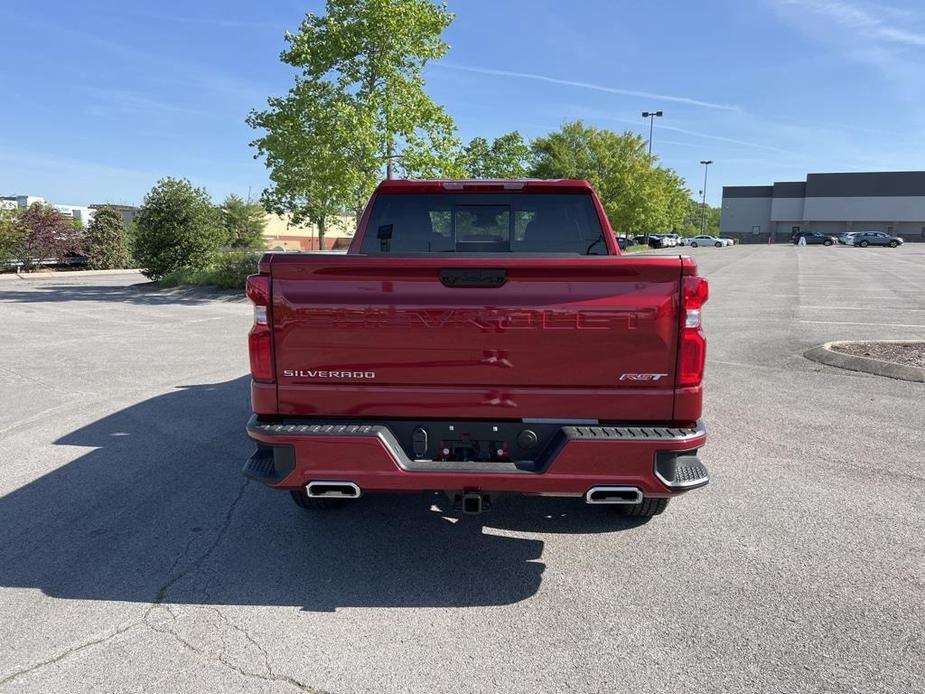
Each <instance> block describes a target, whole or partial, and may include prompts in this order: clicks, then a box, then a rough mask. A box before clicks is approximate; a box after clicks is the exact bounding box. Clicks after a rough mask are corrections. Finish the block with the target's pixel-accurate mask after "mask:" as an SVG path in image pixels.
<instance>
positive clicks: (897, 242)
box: [851, 231, 903, 248]
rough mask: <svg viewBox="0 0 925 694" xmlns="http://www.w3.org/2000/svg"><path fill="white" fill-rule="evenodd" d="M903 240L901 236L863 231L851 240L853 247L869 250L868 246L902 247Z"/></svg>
mask: <svg viewBox="0 0 925 694" xmlns="http://www.w3.org/2000/svg"><path fill="white" fill-rule="evenodd" d="M902 244H903V240H902V238H901V237H899V236H891V235H890V234H884V233H883V232H882V231H861V232H858V233H856V234H855V235H854V236H853V237H852V240H851V245H853V246H860V247H861V248H867V246H889V247H890V248H896V247H897V246H901V245H902Z"/></svg>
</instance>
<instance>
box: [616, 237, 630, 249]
mask: <svg viewBox="0 0 925 694" xmlns="http://www.w3.org/2000/svg"><path fill="white" fill-rule="evenodd" d="M617 245H618V246H619V247H620V250H621V251H625V250H626V247H627V246H629V245H630V242H629V240H628V239H627V238H626V237H625V236H618V237H617Z"/></svg>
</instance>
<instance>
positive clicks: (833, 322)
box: [797, 320, 925, 328]
mask: <svg viewBox="0 0 925 694" xmlns="http://www.w3.org/2000/svg"><path fill="white" fill-rule="evenodd" d="M797 322H798V323H816V324H819V325H870V326H873V327H884V328H925V325H916V324H913V323H854V322H851V321H837V320H800V321H797Z"/></svg>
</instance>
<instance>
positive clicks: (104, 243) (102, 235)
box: [84, 207, 129, 270]
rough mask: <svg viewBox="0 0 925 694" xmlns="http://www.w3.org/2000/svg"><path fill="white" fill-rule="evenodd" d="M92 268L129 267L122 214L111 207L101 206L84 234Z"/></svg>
mask: <svg viewBox="0 0 925 694" xmlns="http://www.w3.org/2000/svg"><path fill="white" fill-rule="evenodd" d="M84 241H85V246H86V253H87V256H88V257H89V259H90V260H89V265H90V268H91V269H92V270H112V269H115V268H124V267H129V252H128V243H127V242H126V238H125V224H123V222H122V215H121V214H119V213H118V212H116V211H115V210H114V209H113V208H111V207H99V208H97V210H96V213H95V214H94V215H93V221H92V222H90V226H88V227H87V231H86V233H85V234H84Z"/></svg>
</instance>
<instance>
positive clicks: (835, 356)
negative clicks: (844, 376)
mask: <svg viewBox="0 0 925 694" xmlns="http://www.w3.org/2000/svg"><path fill="white" fill-rule="evenodd" d="M870 341H871V340H865V342H870ZM872 341H873V342H892V343H895V344H918V343H919V342H921V340H872ZM853 343H854V341H850V340H844V341H839V342H826V343H825V344H824V345H822V346H820V347H813V348H812V349H808V350H806V351H805V352H803V356H804V357H806V358H807V359H809V360H810V361H815V362H818V363H820V364H825V365H826V366H835V367H837V368H839V369H848V370H849V371H861V372H863V373H868V374H874V375H875V376H885V377H886V378H895V379H898V380H901V381H915V382H917V383H925V369H922V368H919V367H917V366H907V365H906V364H896V363H894V362H891V361H881V360H880V359H871V358H870V357H859V356H856V355H854V354H845V353H844V352H836V351H835V350H833V349H831V347H832V345H844V344H853Z"/></svg>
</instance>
